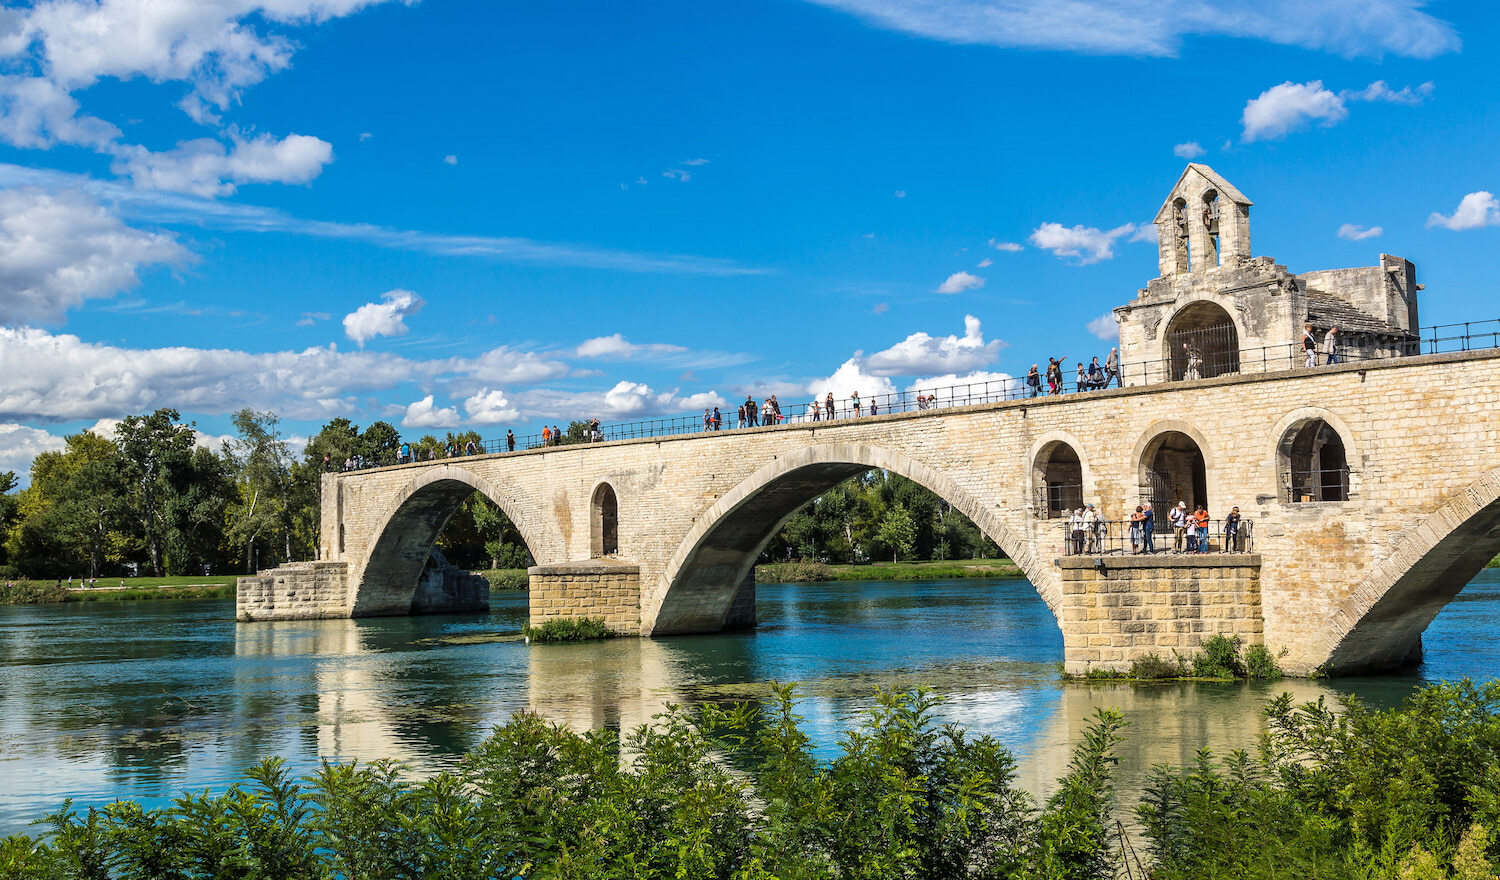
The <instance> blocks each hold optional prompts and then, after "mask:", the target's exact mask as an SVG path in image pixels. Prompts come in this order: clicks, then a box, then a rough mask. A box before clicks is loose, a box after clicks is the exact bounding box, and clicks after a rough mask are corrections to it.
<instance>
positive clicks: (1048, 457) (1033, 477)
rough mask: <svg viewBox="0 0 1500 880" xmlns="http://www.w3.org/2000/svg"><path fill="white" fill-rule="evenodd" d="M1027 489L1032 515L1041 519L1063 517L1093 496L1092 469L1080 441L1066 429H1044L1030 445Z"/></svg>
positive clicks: (1094, 492)
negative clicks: (1032, 510)
mask: <svg viewBox="0 0 1500 880" xmlns="http://www.w3.org/2000/svg"><path fill="white" fill-rule="evenodd" d="M1030 461H1031V468H1030V470H1029V476H1030V490H1031V495H1030V497H1031V500H1032V501H1031V503H1032V506H1033V508H1034V510H1035V513H1034V515H1035V516H1037V517H1039V518H1041V519H1053V518H1056V517H1059V516H1063V517H1065V516H1067V515H1068V513H1067V511H1069V510H1071V508H1075V507H1082V506H1083V503H1084V499H1086V498H1093V497H1096V493H1097V489H1096V486H1095V485H1094V472H1093V469H1092V468H1090V467H1089V461H1088V456H1087V455H1085V453H1084V444H1083V442H1082V441H1080V440H1079V439H1078V438H1077V437H1075V436H1073V435H1072V434H1070V433H1068V432H1067V431H1048V432H1047V433H1045V434H1043V435H1042V436H1041V437H1038V438H1037V439H1036V441H1035V442H1034V443H1032V444H1031V458H1030Z"/></svg>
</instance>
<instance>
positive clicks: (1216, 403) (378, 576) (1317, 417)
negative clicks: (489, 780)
mask: <svg viewBox="0 0 1500 880" xmlns="http://www.w3.org/2000/svg"><path fill="white" fill-rule="evenodd" d="M1497 375H1500V351H1484V352H1465V353H1458V354H1439V355H1426V356H1416V357H1397V358H1391V359H1386V360H1374V361H1366V362H1363V363H1358V364H1352V365H1339V366H1328V367H1317V368H1314V369H1295V370H1281V371H1270V372H1261V373H1248V374H1245V373H1241V374H1232V375H1223V376H1218V377H1215V378H1199V379H1195V380H1191V381H1187V382H1165V383H1163V384H1157V385H1149V386H1140V387H1125V388H1117V389H1109V390H1104V391H1095V392H1085V393H1080V394H1069V395H1066V396H1061V397H1043V398H1036V399H1029V400H1019V401H1014V400H1013V401H1006V402H997V403H989V404H982V405H976V406H966V407H955V408H946V409H937V410H925V411H918V412H910V413H898V414H891V415H881V416H875V417H865V418H859V419H842V420H838V421H833V422H826V421H825V422H810V423H799V424H792V425H782V426H777V427H769V428H759V429H747V430H739V431H732V432H716V433H699V434H689V435H679V436H673V437H660V438H648V439H637V440H624V441H618V442H609V443H598V444H589V445H576V446H563V447H555V448H548V449H536V450H529V451H523V452H515V453H510V454H500V455H485V456H475V457H468V458H460V459H449V460H444V461H437V462H422V463H416V464H409V465H398V466H393V467H386V468H379V469H374V470H368V471H361V472H354V473H340V474H327V475H325V476H324V477H323V486H322V489H323V497H322V522H321V548H322V549H321V551H320V554H321V555H320V558H319V559H318V560H317V561H316V562H308V563H294V564H292V565H289V566H284V567H282V568H280V569H276V570H273V571H270V572H266V573H263V574H262V575H260V576H257V577H253V578H245V579H242V580H241V582H240V590H239V608H238V613H239V616H240V619H242V620H268V619H286V618H305V617H351V616H352V617H360V616H370V615H393V614H408V613H412V612H413V611H414V610H443V609H444V608H448V609H453V608H462V607H466V606H468V607H473V606H476V605H479V604H482V602H483V601H484V600H483V599H482V598H481V597H476V596H470V597H469V598H467V599H466V598H463V596H462V583H461V582H462V580H463V578H462V577H461V576H458V575H455V574H454V573H452V572H448V573H446V574H445V573H444V572H443V571H441V570H435V569H434V568H433V566H432V564H431V562H430V561H429V550H430V549H431V547H432V545H433V541H434V540H435V539H436V538H437V536H438V534H439V533H440V532H441V531H442V529H443V526H444V524H445V523H446V522H447V521H448V519H449V517H451V516H452V515H453V513H454V512H455V511H456V510H457V508H458V506H459V505H460V504H461V503H462V502H463V501H464V500H465V499H466V498H467V497H468V496H469V495H470V494H471V493H473V492H482V493H484V494H485V496H487V497H488V498H490V499H491V500H493V501H494V502H495V503H496V504H497V505H499V506H500V508H501V509H502V510H504V511H505V513H506V515H507V516H509V517H510V519H511V520H512V521H513V522H514V523H515V524H516V527H517V528H518V529H519V530H520V532H521V534H522V535H523V537H524V538H525V539H526V542H527V545H528V546H529V548H530V550H531V552H532V554H533V555H534V557H535V559H536V561H537V566H536V567H535V568H533V569H532V571H531V581H532V589H531V617H532V620H533V622H538V621H541V620H545V619H547V618H550V617H559V616H561V617H576V616H602V617H606V618H607V619H608V620H609V621H610V623H611V625H612V626H613V627H614V628H616V629H618V630H622V631H626V632H631V633H638V634H640V635H642V636H653V637H655V636H665V635H677V634H686V633H706V632H716V631H720V630H722V629H725V628H732V627H737V626H747V625H752V624H753V623H754V589H755V587H754V581H753V573H752V567H753V565H754V563H755V560H756V558H757V556H758V555H759V553H760V551H761V549H762V548H763V547H764V546H765V544H766V543H767V541H769V540H770V538H771V537H772V535H773V534H774V533H775V532H776V530H777V529H778V527H779V526H780V525H781V523H783V522H784V521H785V520H786V518H787V517H788V516H790V515H791V514H792V513H793V512H794V511H795V510H797V509H798V508H799V507H800V506H802V505H803V504H806V503H807V502H809V501H811V500H813V499H814V498H816V497H817V496H818V495H820V494H821V493H823V492H825V491H827V490H828V489H829V488H831V487H833V486H834V485H836V484H837V483H839V482H840V481H842V480H844V479H847V478H848V477H851V476H854V475H856V474H858V473H861V472H863V471H865V470H867V469H870V468H883V469H885V470H887V471H890V472H892V473H896V474H900V475H902V476H904V477H908V478H910V479H912V480H914V481H916V482H918V483H920V484H922V485H923V486H926V487H927V488H928V489H931V490H932V491H934V492H936V493H937V494H938V495H940V496H942V497H943V498H944V499H946V500H947V501H948V502H949V503H950V504H952V505H953V506H954V507H955V508H957V509H958V510H960V511H962V512H963V513H965V514H966V515H968V516H969V518H970V519H972V520H973V521H974V522H975V523H976V524H977V525H978V526H979V528H980V529H982V530H983V531H984V532H985V534H987V535H988V536H989V537H990V538H992V539H993V540H994V541H995V542H996V543H997V544H999V545H1000V547H1001V548H1002V549H1003V550H1004V551H1005V552H1006V553H1007V554H1009V555H1010V556H1011V558H1012V559H1014V560H1015V561H1016V563H1018V564H1019V565H1020V567H1021V569H1022V570H1023V571H1024V572H1025V573H1026V576H1027V578H1028V579H1029V580H1030V581H1031V583H1032V584H1033V585H1035V587H1036V590H1037V593H1038V594H1039V595H1040V596H1041V598H1042V600H1043V601H1044V602H1046V603H1047V606H1048V607H1049V608H1050V609H1051V610H1052V613H1053V614H1054V615H1055V617H1056V618H1057V621H1058V625H1059V626H1060V627H1061V629H1062V632H1063V636H1064V643H1065V652H1066V666H1067V668H1068V670H1069V671H1071V672H1084V671H1087V670H1088V669H1090V668H1093V667H1120V666H1123V665H1127V664H1128V663H1129V662H1130V660H1131V659H1133V658H1135V657H1138V656H1141V655H1143V654H1147V653H1158V654H1170V652H1171V651H1173V650H1177V651H1181V652H1184V653H1186V652H1190V651H1191V650H1192V649H1193V648H1194V647H1196V646H1197V645H1198V644H1199V643H1200V642H1201V640H1202V639H1204V638H1206V637H1207V636H1209V635H1212V634H1215V633H1224V634H1228V635H1238V636H1240V637H1242V638H1243V639H1245V640H1246V641H1247V642H1250V643H1264V644H1265V645H1266V646H1267V647H1269V648H1270V649H1271V650H1272V651H1273V653H1275V652H1280V651H1282V650H1283V649H1285V651H1286V654H1285V656H1284V658H1283V660H1282V664H1283V667H1284V668H1286V669H1288V670H1289V671H1293V672H1298V673H1310V672H1313V671H1315V670H1319V669H1321V670H1325V671H1328V672H1335V673H1354V672H1361V671H1371V670H1378V669H1385V668H1390V667H1394V666H1398V665H1400V664H1402V663H1403V662H1406V661H1408V660H1409V659H1411V658H1412V657H1413V656H1415V655H1416V654H1417V653H1418V652H1419V651H1420V644H1421V641H1420V640H1421V634H1422V632H1423V630H1424V629H1425V628H1426V627H1427V625H1428V623H1429V622H1431V620H1432V619H1433V617H1434V616H1435V615H1436V614H1437V612H1438V611H1439V610H1440V609H1441V608H1442V607H1443V606H1444V605H1445V604H1446V603H1447V602H1448V601H1449V600H1450V599H1452V598H1453V597H1454V595H1456V594H1457V593H1458V591H1459V590H1460V589H1461V588H1462V587H1463V586H1464V584H1466V583H1467V582H1468V581H1469V580H1470V579H1471V578H1472V577H1473V575H1474V574H1475V573H1477V572H1478V571H1479V570H1480V569H1481V568H1482V567H1483V566H1484V564H1485V562H1486V561H1487V560H1489V559H1490V558H1491V557H1493V556H1494V555H1495V554H1496V553H1497V552H1500V455H1497V452H1496V445H1497V441H1500V416H1497V415H1496V414H1497V413H1500V381H1497V380H1496V376H1497ZM1309 475H1311V477H1309ZM1070 487H1073V488H1070ZM1059 492H1062V493H1064V494H1066V493H1069V492H1072V493H1076V494H1078V495H1079V497H1081V498H1083V499H1086V500H1088V501H1091V502H1094V503H1096V504H1097V505H1099V507H1100V509H1101V510H1102V511H1103V512H1104V514H1105V515H1106V516H1107V517H1108V518H1110V519H1112V520H1120V519H1123V518H1125V517H1126V516H1127V515H1128V514H1127V511H1130V510H1133V509H1134V507H1135V505H1136V504H1138V503H1140V502H1141V501H1142V500H1143V499H1150V498H1155V499H1156V500H1157V501H1160V500H1162V499H1173V498H1181V499H1183V500H1186V501H1188V502H1189V504H1195V503H1203V504H1206V505H1207V506H1208V508H1209V510H1210V511H1212V512H1213V514H1214V516H1215V517H1216V518H1217V517H1221V516H1222V515H1223V514H1224V513H1225V512H1226V511H1228V509H1229V508H1230V507H1231V506H1238V507H1239V508H1240V510H1241V511H1242V512H1243V514H1244V516H1245V518H1246V520H1247V521H1250V522H1251V523H1253V530H1254V547H1253V551H1254V552H1253V553H1211V554H1206V555H1203V556H1192V557H1187V556H1172V555H1158V556H1151V557H1135V556H1129V555H1119V554H1113V555H1104V556H1098V557H1092V556H1090V557H1064V556H1063V549H1064V533H1063V531H1062V526H1061V524H1060V522H1059V521H1058V520H1057V519H1055V518H1050V517H1049V514H1051V513H1053V511H1052V510H1049V508H1050V507H1052V506H1054V504H1053V502H1055V501H1056V500H1057V499H1058V498H1059V497H1060V496H1059V494H1058V493H1059ZM1159 537H1160V536H1159ZM419 581H420V582H421V583H422V585H423V586H422V588H421V589H420V590H419ZM455 583H457V584H458V585H457V586H455ZM981 588H982V587H981ZM455 596H456V597H457V598H455Z"/></svg>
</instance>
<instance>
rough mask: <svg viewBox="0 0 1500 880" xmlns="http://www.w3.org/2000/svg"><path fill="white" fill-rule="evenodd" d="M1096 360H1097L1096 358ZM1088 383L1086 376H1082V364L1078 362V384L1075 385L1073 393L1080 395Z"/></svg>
mask: <svg viewBox="0 0 1500 880" xmlns="http://www.w3.org/2000/svg"><path fill="white" fill-rule="evenodd" d="M1096 360H1097V358H1096ZM1088 381H1089V378H1088V376H1085V375H1084V374H1083V362H1082V361H1079V362H1078V384H1076V385H1075V386H1074V387H1073V390H1074V391H1075V392H1077V393H1079V394H1082V393H1083V389H1084V386H1085V385H1087V384H1088Z"/></svg>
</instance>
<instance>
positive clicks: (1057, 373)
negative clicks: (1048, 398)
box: [1047, 358, 1063, 394]
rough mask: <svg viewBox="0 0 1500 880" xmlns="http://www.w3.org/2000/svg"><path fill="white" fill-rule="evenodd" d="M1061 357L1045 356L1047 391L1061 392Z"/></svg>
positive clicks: (1052, 392) (1050, 392) (1049, 392)
mask: <svg viewBox="0 0 1500 880" xmlns="http://www.w3.org/2000/svg"><path fill="white" fill-rule="evenodd" d="M1062 365H1063V358H1047V393H1048V394H1059V393H1061V392H1062V384H1063V375H1062Z"/></svg>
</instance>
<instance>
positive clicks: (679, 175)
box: [661, 168, 693, 183]
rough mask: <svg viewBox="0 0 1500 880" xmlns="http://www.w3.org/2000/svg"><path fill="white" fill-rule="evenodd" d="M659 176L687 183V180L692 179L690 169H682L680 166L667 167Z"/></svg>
mask: <svg viewBox="0 0 1500 880" xmlns="http://www.w3.org/2000/svg"><path fill="white" fill-rule="evenodd" d="M661 176H662V177H665V178H666V179H668V180H675V181H677V182H679V183H687V182H688V181H690V180H692V179H693V173H692V172H691V171H683V170H682V169H681V168H668V169H667V170H666V171H663V172H662V173H661Z"/></svg>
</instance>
